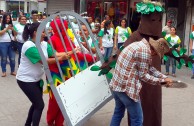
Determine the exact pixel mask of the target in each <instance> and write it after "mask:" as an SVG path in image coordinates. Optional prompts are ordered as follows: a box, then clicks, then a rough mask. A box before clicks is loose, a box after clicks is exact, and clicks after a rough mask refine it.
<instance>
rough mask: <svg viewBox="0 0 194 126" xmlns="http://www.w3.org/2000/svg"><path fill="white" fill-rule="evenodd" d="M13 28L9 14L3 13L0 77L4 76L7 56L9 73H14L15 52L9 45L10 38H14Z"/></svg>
mask: <svg viewBox="0 0 194 126" xmlns="http://www.w3.org/2000/svg"><path fill="white" fill-rule="evenodd" d="M14 33H15V31H14V29H13V24H12V19H11V16H10V15H8V14H4V15H3V20H2V23H1V24H0V54H1V68H2V77H6V64H7V56H8V57H9V61H10V67H11V75H14V76H15V75H16V73H15V52H14V50H13V48H12V47H11V39H12V40H14Z"/></svg>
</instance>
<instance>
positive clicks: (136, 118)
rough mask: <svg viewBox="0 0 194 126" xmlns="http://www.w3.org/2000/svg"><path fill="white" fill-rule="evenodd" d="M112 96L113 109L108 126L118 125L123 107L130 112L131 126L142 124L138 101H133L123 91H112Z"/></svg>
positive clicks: (123, 110) (123, 112) (122, 114)
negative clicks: (113, 100) (113, 101)
mask: <svg viewBox="0 0 194 126" xmlns="http://www.w3.org/2000/svg"><path fill="white" fill-rule="evenodd" d="M113 97H114V99H115V110H114V114H113V116H112V120H111V124H110V126H120V123H121V120H122V118H123V117H124V114H125V108H126V109H127V111H128V113H129V114H130V122H131V126H142V125H143V112H142V107H141V102H140V101H138V102H135V101H134V100H132V99H131V98H130V97H129V96H128V95H127V94H126V93H124V92H116V91H113Z"/></svg>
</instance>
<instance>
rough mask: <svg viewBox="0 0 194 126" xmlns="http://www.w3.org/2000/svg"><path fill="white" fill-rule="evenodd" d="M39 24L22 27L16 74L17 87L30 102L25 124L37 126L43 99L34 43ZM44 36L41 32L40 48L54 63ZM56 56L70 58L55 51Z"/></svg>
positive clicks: (39, 61)
mask: <svg viewBox="0 0 194 126" xmlns="http://www.w3.org/2000/svg"><path fill="white" fill-rule="evenodd" d="M39 24H40V23H38V22H36V23H32V24H27V25H25V27H24V31H23V40H24V41H25V43H24V45H23V47H22V52H21V61H20V65H19V68H18V72H17V75H16V79H17V83H18V85H19V87H20V88H21V90H22V91H23V92H24V93H25V95H26V96H27V97H28V99H29V100H30V101H31V102H32V105H31V107H30V109H29V112H28V116H27V119H26V123H25V126H31V125H33V126H38V125H39V122H40V118H41V115H42V111H43V108H44V101H43V98H42V92H43V87H42V86H43V83H42V82H43V81H42V79H41V78H42V76H43V74H44V71H43V65H42V63H41V57H40V54H39V52H38V49H37V47H36V45H35V40H36V31H37V28H38V26H39ZM44 37H45V34H44V33H42V40H41V41H42V42H41V48H42V51H43V53H44V56H45V58H46V59H47V62H48V63H49V64H53V63H56V61H55V58H54V57H53V54H54V52H53V50H52V48H51V46H50V45H49V44H48V43H47V42H45V41H43V39H44ZM56 56H57V58H58V60H59V61H62V60H66V59H68V58H70V56H69V54H68V53H65V52H62V53H57V52H56ZM21 108H22V107H21Z"/></svg>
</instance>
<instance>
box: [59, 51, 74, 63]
mask: <svg viewBox="0 0 194 126" xmlns="http://www.w3.org/2000/svg"><path fill="white" fill-rule="evenodd" d="M69 58H71V56H70V55H69V54H68V53H63V55H62V56H61V57H59V60H60V61H62V60H67V59H69Z"/></svg>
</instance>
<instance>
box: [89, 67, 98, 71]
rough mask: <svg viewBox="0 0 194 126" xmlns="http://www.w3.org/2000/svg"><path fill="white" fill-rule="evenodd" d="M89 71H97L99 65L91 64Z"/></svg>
mask: <svg viewBox="0 0 194 126" xmlns="http://www.w3.org/2000/svg"><path fill="white" fill-rule="evenodd" d="M90 70H91V71H99V70H100V67H99V66H92V67H91V68H90Z"/></svg>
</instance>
